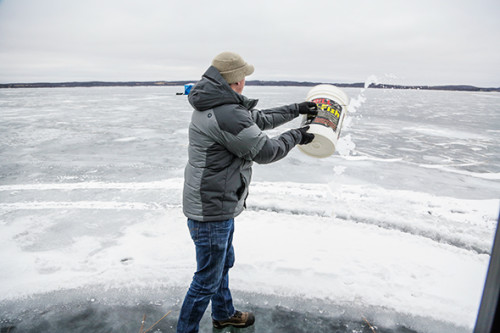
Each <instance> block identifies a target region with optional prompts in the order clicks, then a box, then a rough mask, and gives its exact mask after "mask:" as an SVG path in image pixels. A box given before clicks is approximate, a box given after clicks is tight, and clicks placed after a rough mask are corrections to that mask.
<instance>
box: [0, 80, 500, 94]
mask: <svg viewBox="0 0 500 333" xmlns="http://www.w3.org/2000/svg"><path fill="white" fill-rule="evenodd" d="M193 82H196V81H128V82H103V81H89V82H57V83H53V82H38V83H4V84H0V88H61V87H68V88H71V87H140V86H183V85H185V84H188V83H193ZM321 83H324V82H298V81H259V80H250V81H247V82H246V84H247V85H249V86H280V87H312V86H315V85H318V84H321ZM331 84H333V85H335V86H337V87H345V88H363V87H364V86H365V84H364V83H362V82H359V83H331ZM369 88H376V89H422V90H456V91H496V92H500V87H499V88H481V87H475V86H469V85H445V86H404V85H397V84H370V86H369Z"/></svg>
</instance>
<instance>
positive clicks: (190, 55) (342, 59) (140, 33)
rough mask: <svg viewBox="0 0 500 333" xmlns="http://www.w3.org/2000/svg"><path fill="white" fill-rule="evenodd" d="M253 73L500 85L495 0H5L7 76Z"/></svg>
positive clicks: (2, 54)
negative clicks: (225, 55) (217, 64)
mask: <svg viewBox="0 0 500 333" xmlns="http://www.w3.org/2000/svg"><path fill="white" fill-rule="evenodd" d="M222 51H234V52H238V53H240V54H241V55H242V56H243V58H244V59H245V60H246V61H247V62H249V63H251V64H253V65H254V66H255V72H254V74H253V75H252V76H250V77H249V78H248V79H250V80H252V79H253V80H299V81H321V82H331V83H335V82H348V83H349V82H364V81H365V80H366V79H367V78H368V77H370V76H376V77H377V79H378V80H379V82H381V83H394V84H430V85H439V84H471V85H476V86H481V87H500V1H498V0H470V1H464V0H441V1H440V0H411V1H406V0H394V1H392V0H376V1H375V0H366V1H363V0H340V1H335V0H323V1H317V0H307V1H287V0H280V1H273V0H264V1H260V0H245V1H238V0H232V1H225V0H224V1H216V0H210V1H209V0H206V1H201V0H182V1H173V0H0V82H1V83H10V82H62V81H91V80H99V81H127V80H137V81H147V80H167V81H170V80H198V79H199V78H200V76H201V75H202V74H203V72H204V71H205V69H206V68H207V67H208V66H209V65H210V62H211V60H212V58H213V57H214V56H215V55H217V54H218V53H220V52H222Z"/></svg>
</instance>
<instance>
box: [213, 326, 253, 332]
mask: <svg viewBox="0 0 500 333" xmlns="http://www.w3.org/2000/svg"><path fill="white" fill-rule="evenodd" d="M212 333H255V325H252V326H250V327H245V328H236V327H232V326H228V327H224V328H215V327H214V328H213V330H212Z"/></svg>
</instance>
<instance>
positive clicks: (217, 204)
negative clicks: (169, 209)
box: [183, 66, 302, 221]
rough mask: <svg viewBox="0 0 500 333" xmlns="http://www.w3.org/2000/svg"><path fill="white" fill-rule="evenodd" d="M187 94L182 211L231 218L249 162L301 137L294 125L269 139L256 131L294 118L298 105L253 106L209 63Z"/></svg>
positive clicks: (273, 157) (282, 150)
mask: <svg viewBox="0 0 500 333" xmlns="http://www.w3.org/2000/svg"><path fill="white" fill-rule="evenodd" d="M188 99H189V102H190V103H191V105H192V106H193V108H194V111H193V115H192V118H191V123H190V125H189V148H188V158H189V160H188V163H187V165H186V169H185V173H184V191H183V210H184V214H185V215H186V216H187V217H188V218H190V219H193V220H197V221H223V220H227V219H230V218H234V217H236V216H237V215H239V214H240V213H241V212H242V211H243V209H244V206H245V199H246V197H247V195H248V185H249V184H250V179H251V175H252V161H255V162H257V163H271V162H274V161H277V160H279V159H281V158H283V157H285V156H286V155H287V154H288V152H289V151H290V150H291V149H292V148H293V147H294V146H295V145H296V144H298V143H299V142H300V140H301V138H302V134H301V132H300V131H299V130H297V129H292V130H289V131H287V132H285V133H283V134H281V135H280V136H278V137H275V138H269V137H267V135H266V134H264V133H263V132H262V130H266V129H271V128H274V127H276V126H279V125H281V124H284V123H286V122H288V121H290V120H292V119H294V118H295V117H297V116H298V115H299V108H298V106H297V104H292V105H288V106H283V107H278V108H274V109H269V110H261V111H259V110H255V109H254V107H255V105H256V104H257V100H251V99H248V98H246V97H245V96H243V95H240V94H238V93H236V92H235V91H233V90H232V89H231V87H230V86H229V85H228V84H227V82H226V81H225V80H224V78H223V77H222V76H221V75H220V73H219V71H218V70H217V69H216V68H215V67H213V66H211V67H209V68H208V70H207V71H206V72H205V74H204V75H203V77H202V79H201V80H200V81H199V82H198V83H197V84H196V85H195V86H194V87H193V89H192V90H191V92H190V94H189V97H188Z"/></svg>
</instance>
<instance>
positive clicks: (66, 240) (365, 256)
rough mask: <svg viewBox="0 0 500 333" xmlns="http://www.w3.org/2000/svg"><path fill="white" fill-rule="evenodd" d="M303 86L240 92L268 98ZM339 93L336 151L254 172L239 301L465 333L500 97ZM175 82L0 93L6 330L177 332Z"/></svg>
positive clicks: (294, 322)
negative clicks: (344, 101) (343, 104)
mask: <svg viewBox="0 0 500 333" xmlns="http://www.w3.org/2000/svg"><path fill="white" fill-rule="evenodd" d="M308 90H309V88H306V87H300V88H299V87H286V88H285V87H252V86H248V87H246V88H245V92H244V93H245V95H247V96H248V97H251V98H258V99H260V102H259V105H258V108H266V107H273V106H278V105H280V104H289V103H294V102H301V101H303V99H304V98H305V96H306V94H307V91H308ZM343 90H344V91H345V92H346V93H347V94H348V95H349V96H350V98H351V99H352V102H351V106H350V112H349V114H348V116H347V120H346V123H345V125H344V128H343V130H342V134H341V141H340V148H339V152H338V153H336V154H335V155H333V156H331V157H329V158H326V159H315V158H311V157H308V156H306V155H304V154H303V153H301V152H300V151H299V150H298V149H294V150H293V151H292V152H291V153H290V154H289V156H288V157H287V158H285V159H284V160H282V161H279V162H277V163H274V164H270V165H255V167H254V176H253V182H252V185H251V188H250V195H249V198H248V200H247V206H248V209H247V211H246V212H244V213H243V214H242V215H241V216H239V217H238V218H237V219H236V232H235V240H234V243H235V251H236V265H235V267H234V268H233V269H232V270H231V284H232V290H233V291H234V296H235V303H236V306H237V307H238V308H240V309H243V310H244V309H253V310H254V311H255V312H256V314H257V321H256V325H255V327H254V328H252V332H253V331H255V332H258V333H261V332H273V333H276V332H310V331H315V332H333V331H338V332H352V333H354V332H371V329H370V328H369V326H368V324H366V321H368V322H369V323H371V325H373V326H376V327H378V328H380V329H381V331H384V332H440V333H442V332H471V331H472V328H473V325H474V322H475V318H476V314H477V310H478V306H479V301H480V297H481V293H482V288H483V284H484V278H485V274H486V270H487V265H488V261H489V254H490V250H491V245H492V239H493V235H494V231H495V228H496V221H497V218H498V213H499V207H500V202H499V201H500V186H499V185H500V145H499V142H500V130H499V128H500V94H498V93H475V92H444V91H416V90H375V89H366V90H365V89H343ZM178 91H182V87H133V88H126V87H112V88H61V89H3V90H0V133H1V134H0V230H1V231H0V253H1V256H0V267H1V268H2V269H1V270H0V325H1V327H2V333H3V332H4V331H5V332H6V331H7V330H9V331H10V332H67V331H68V327H71V331H72V332H109V331H116V332H138V331H139V327H140V321H141V319H142V315H143V314H144V313H147V316H148V323H149V324H150V325H152V324H153V323H154V322H155V321H156V320H158V319H159V318H161V316H163V315H164V314H165V313H167V312H168V311H170V310H172V313H171V314H170V315H169V316H167V318H166V319H165V320H163V321H162V322H161V324H160V325H159V326H158V328H159V330H160V331H161V332H174V331H175V330H174V328H175V322H176V318H177V315H178V312H179V308H180V305H181V302H182V299H183V296H184V293H185V292H186V290H187V287H188V285H189V283H190V281H191V277H192V274H193V272H194V267H195V261H194V246H193V245H192V241H191V239H190V237H189V233H188V231H187V227H186V221H185V217H184V216H183V214H182V207H181V202H182V201H181V194H182V193H181V192H182V182H183V179H182V177H183V171H184V165H185V163H186V161H187V127H188V123H189V119H190V116H191V107H190V106H189V104H188V102H187V99H186V96H176V95H175V93H176V92H178ZM299 124H300V120H299V119H296V120H295V121H293V122H291V123H289V124H286V125H284V126H282V127H279V128H277V129H274V130H272V131H268V132H267V133H268V135H269V136H274V135H277V134H279V133H281V132H282V131H284V130H286V129H288V128H292V127H297V126H299ZM209 316H210V312H209V310H208V311H207V313H206V316H205V318H204V322H203V323H204V325H205V326H204V327H205V329H206V330H208V331H210V332H211V331H212V329H211V328H209V327H211V325H210V320H209ZM365 319H366V321H365ZM287 325H288V326H287ZM382 329H383V330H382ZM215 331H216V330H214V332H215ZM245 332H250V330H249V329H247V330H245Z"/></svg>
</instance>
